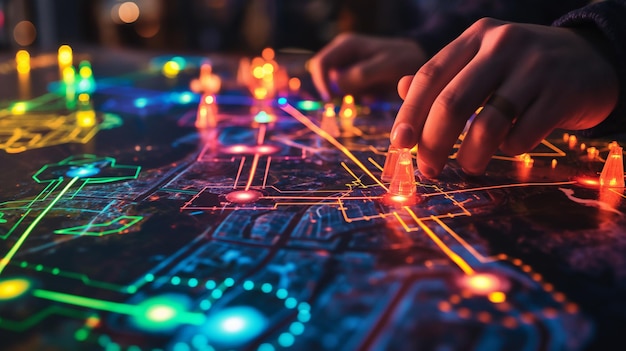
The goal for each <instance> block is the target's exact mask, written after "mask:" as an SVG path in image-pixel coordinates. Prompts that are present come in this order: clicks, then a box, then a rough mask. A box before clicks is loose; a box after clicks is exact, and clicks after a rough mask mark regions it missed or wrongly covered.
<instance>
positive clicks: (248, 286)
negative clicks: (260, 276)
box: [243, 280, 254, 290]
mask: <svg viewBox="0 0 626 351" xmlns="http://www.w3.org/2000/svg"><path fill="white" fill-rule="evenodd" d="M243 288H244V289H245V290H252V289H254V282H252V281H250V280H246V281H245V282H244V283H243Z"/></svg>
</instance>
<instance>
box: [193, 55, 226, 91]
mask: <svg viewBox="0 0 626 351" xmlns="http://www.w3.org/2000/svg"><path fill="white" fill-rule="evenodd" d="M221 87H222V80H221V79H220V77H219V76H218V75H216V74H214V73H213V66H211V64H210V63H208V62H205V63H203V64H202V65H201V66H200V76H199V77H198V78H197V79H193V80H192V81H191V82H190V83H189V88H190V89H191V91H193V92H195V93H202V94H210V95H214V94H217V93H218V92H219V91H220V88H221Z"/></svg>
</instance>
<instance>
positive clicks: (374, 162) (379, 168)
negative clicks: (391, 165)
mask: <svg viewBox="0 0 626 351" xmlns="http://www.w3.org/2000/svg"><path fill="white" fill-rule="evenodd" d="M367 160H368V161H370V163H371V164H373V165H374V167H376V168H378V170H379V171H381V172H382V171H383V167H382V166H381V165H379V164H378V162H376V161H374V159H373V158H371V157H368V158H367Z"/></svg>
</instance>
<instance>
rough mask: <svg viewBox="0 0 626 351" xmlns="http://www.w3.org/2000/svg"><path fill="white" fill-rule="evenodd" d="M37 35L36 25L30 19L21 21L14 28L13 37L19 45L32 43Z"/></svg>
mask: <svg viewBox="0 0 626 351" xmlns="http://www.w3.org/2000/svg"><path fill="white" fill-rule="evenodd" d="M36 37H37V30H36V29H35V25H34V24H33V23H32V22H30V21H20V22H18V23H17V24H16V25H15V27H14V28H13V39H14V40H15V42H16V43H17V44H18V45H21V46H28V45H31V44H32V43H33V42H34V41H35V38H36Z"/></svg>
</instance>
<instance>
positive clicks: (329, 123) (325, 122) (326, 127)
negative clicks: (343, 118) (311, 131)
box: [320, 104, 340, 138]
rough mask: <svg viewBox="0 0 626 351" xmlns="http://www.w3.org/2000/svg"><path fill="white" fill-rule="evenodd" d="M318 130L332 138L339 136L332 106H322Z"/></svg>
mask: <svg viewBox="0 0 626 351" xmlns="http://www.w3.org/2000/svg"><path fill="white" fill-rule="evenodd" d="M320 128H322V130H323V131H325V132H326V133H328V134H330V135H331V136H332V137H333V138H336V137H338V136H339V135H340V132H339V125H338V124H337V115H336V114H335V106H334V105H333V104H325V105H324V112H323V114H322V121H321V123H320Z"/></svg>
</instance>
